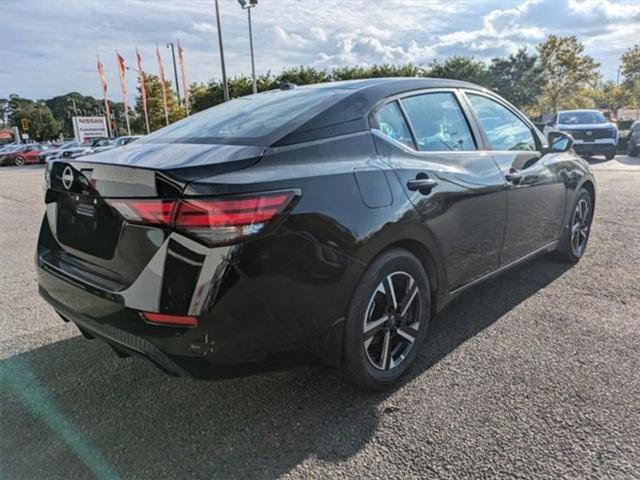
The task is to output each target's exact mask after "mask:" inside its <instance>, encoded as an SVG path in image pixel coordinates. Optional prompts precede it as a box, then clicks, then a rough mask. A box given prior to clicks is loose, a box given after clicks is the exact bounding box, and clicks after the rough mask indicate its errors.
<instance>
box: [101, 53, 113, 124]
mask: <svg viewBox="0 0 640 480" xmlns="http://www.w3.org/2000/svg"><path fill="white" fill-rule="evenodd" d="M98 76H99V77H100V83H102V96H103V97H104V112H105V114H106V115H107V135H109V136H111V112H110V111H109V101H108V100H107V78H106V77H105V75H104V65H103V64H102V62H101V61H100V57H99V56H98Z"/></svg>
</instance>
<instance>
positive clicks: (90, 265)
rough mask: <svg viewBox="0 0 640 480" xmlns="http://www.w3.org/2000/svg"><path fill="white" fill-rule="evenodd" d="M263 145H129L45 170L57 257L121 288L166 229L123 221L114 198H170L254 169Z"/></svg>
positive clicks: (152, 251) (159, 242) (58, 162)
mask: <svg viewBox="0 0 640 480" xmlns="http://www.w3.org/2000/svg"><path fill="white" fill-rule="evenodd" d="M262 152H263V148H262V147H246V146H232V145H202V144H197V145H193V144H163V145H158V144H141V145H135V144H134V145H131V146H130V147H129V146H126V147H122V148H118V149H114V150H110V151H106V152H102V153H99V154H95V155H92V156H91V157H83V158H82V159H81V160H70V161H64V160H56V161H53V162H51V164H49V165H48V166H47V170H48V171H47V176H46V178H47V192H46V198H45V202H46V203H47V220H48V224H49V228H50V231H51V234H52V236H53V238H54V239H55V241H56V244H57V245H56V247H57V248H56V249H55V251H53V250H52V251H50V252H48V254H49V255H54V256H56V261H59V260H63V261H65V262H67V263H68V264H69V265H70V266H72V267H73V268H74V269H75V270H78V271H84V272H86V273H87V274H90V275H91V276H92V277H98V278H102V279H104V280H105V281H108V283H109V285H116V286H118V287H119V288H126V287H127V286H128V285H130V284H131V283H132V282H133V281H134V280H135V279H136V278H137V276H138V275H139V274H140V272H141V271H142V269H143V268H144V267H145V266H146V265H147V264H148V263H149V261H150V260H151V258H152V257H153V255H154V254H155V253H156V252H157V250H158V249H159V248H160V247H161V246H162V244H163V243H164V240H165V239H166V237H167V236H168V235H169V233H170V232H169V231H168V230H167V229H166V227H161V226H153V225H136V224H132V223H129V222H126V221H125V220H124V218H123V216H122V215H121V214H120V213H119V212H118V211H117V210H116V209H115V208H113V205H114V203H115V202H117V200H118V199H167V200H171V199H176V198H179V197H180V196H181V194H182V192H183V190H184V188H185V186H186V185H187V184H188V183H190V182H192V181H194V180H197V179H198V178H202V177H204V176H211V175H217V174H219V173H226V172H230V171H234V170H237V169H241V168H246V167H247V166H250V165H253V164H254V163H256V162H257V161H259V159H260V158H261V156H262Z"/></svg>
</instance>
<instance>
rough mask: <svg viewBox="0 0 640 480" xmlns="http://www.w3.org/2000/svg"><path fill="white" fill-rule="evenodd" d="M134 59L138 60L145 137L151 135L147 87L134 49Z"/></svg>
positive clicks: (138, 57)
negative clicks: (145, 127)
mask: <svg viewBox="0 0 640 480" xmlns="http://www.w3.org/2000/svg"><path fill="white" fill-rule="evenodd" d="M136 57H137V59H138V79H139V81H140V96H141V97H142V111H143V112H144V122H145V124H146V126H147V135H149V133H151V129H150V128H149V112H148V111H147V86H146V85H145V80H144V70H143V69H142V56H141V55H140V51H139V50H138V47H136Z"/></svg>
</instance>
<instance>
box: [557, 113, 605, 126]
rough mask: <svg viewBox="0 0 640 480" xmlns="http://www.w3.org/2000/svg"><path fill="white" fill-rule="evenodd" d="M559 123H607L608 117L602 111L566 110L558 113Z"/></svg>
mask: <svg viewBox="0 0 640 480" xmlns="http://www.w3.org/2000/svg"><path fill="white" fill-rule="evenodd" d="M558 123H560V124H562V125H584V124H589V123H607V119H606V118H605V116H604V115H603V114H601V113H600V112H564V113H560V114H558Z"/></svg>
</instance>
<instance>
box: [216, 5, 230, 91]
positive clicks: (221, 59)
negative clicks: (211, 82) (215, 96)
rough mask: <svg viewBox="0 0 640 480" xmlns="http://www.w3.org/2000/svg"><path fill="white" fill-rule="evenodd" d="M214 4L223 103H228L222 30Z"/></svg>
mask: <svg viewBox="0 0 640 480" xmlns="http://www.w3.org/2000/svg"><path fill="white" fill-rule="evenodd" d="M215 4H216V24H217V26H218V46H219V47H220V64H221V65H222V88H223V93H224V101H225V102H228V101H229V85H228V84H227V71H226V69H225V68H224V48H223V47H222V28H221V27H220V8H219V7H218V0H215Z"/></svg>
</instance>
